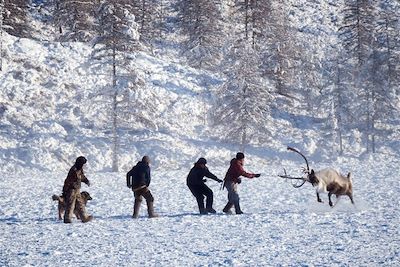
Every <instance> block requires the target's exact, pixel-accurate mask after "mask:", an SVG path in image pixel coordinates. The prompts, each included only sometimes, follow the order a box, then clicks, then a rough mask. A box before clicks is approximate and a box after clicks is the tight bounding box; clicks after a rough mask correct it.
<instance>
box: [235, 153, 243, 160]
mask: <svg viewBox="0 0 400 267" xmlns="http://www.w3.org/2000/svg"><path fill="white" fill-rule="evenodd" d="M236 159H244V154H243V153H242V152H238V153H237V154H236Z"/></svg>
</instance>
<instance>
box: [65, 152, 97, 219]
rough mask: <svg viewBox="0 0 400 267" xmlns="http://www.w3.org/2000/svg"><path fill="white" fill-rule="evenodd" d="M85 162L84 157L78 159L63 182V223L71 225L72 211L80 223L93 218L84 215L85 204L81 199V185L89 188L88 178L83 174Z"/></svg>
mask: <svg viewBox="0 0 400 267" xmlns="http://www.w3.org/2000/svg"><path fill="white" fill-rule="evenodd" d="M86 162H87V160H86V158H85V157H82V156H80V157H78V158H77V159H76V161H75V164H74V166H72V167H71V169H70V170H69V172H68V176H67V178H66V179H65V181H64V187H63V193H62V196H63V197H64V199H65V214H64V223H71V222H72V220H71V218H72V216H73V214H74V209H76V210H77V211H78V215H79V218H80V219H81V220H82V222H84V223H85V222H89V221H91V220H92V219H93V216H91V215H90V216H89V215H87V214H86V210H85V203H84V200H83V199H82V197H81V192H80V190H81V183H82V182H84V183H85V184H87V185H88V186H90V182H89V180H88V178H86V176H85V174H84V173H83V165H84V164H85V163H86Z"/></svg>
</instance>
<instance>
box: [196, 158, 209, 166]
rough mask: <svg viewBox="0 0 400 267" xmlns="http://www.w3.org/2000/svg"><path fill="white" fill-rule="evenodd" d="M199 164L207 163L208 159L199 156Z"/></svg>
mask: <svg viewBox="0 0 400 267" xmlns="http://www.w3.org/2000/svg"><path fill="white" fill-rule="evenodd" d="M196 163H197V164H204V165H206V164H207V160H206V159H205V158H199V160H198V161H197V162H196Z"/></svg>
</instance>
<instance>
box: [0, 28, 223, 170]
mask: <svg viewBox="0 0 400 267" xmlns="http://www.w3.org/2000/svg"><path fill="white" fill-rule="evenodd" d="M5 40H6V43H5V45H4V50H5V51H4V53H5V59H6V60H5V62H4V71H3V72H2V73H1V76H0V79H1V84H2V90H1V92H0V94H1V101H0V105H1V133H2V134H1V139H2V140H1V150H2V153H1V154H2V156H1V165H2V169H3V170H6V171H12V170H14V169H15V168H18V167H19V168H24V167H28V166H29V167H34V168H37V169H45V170H57V169H58V168H60V167H66V166H69V164H70V162H71V160H73V159H74V158H75V157H76V155H78V154H83V155H86V156H87V157H88V158H89V162H90V164H91V165H92V166H93V168H95V169H97V170H107V169H109V168H110V164H111V160H110V153H111V150H110V146H111V140H110V138H109V136H107V133H105V132H104V131H102V130H101V129H100V128H99V127H98V126H97V125H96V121H99V120H106V118H99V117H98V115H96V114H91V113H90V112H91V110H90V108H89V109H88V108H87V107H88V105H90V101H91V100H90V95H91V93H92V92H93V91H94V90H95V89H96V88H97V87H100V86H103V85H105V84H107V82H108V76H107V75H101V74H99V73H93V68H91V66H90V53H91V47H90V46H89V45H85V44H80V43H70V44H69V43H64V44H61V43H41V42H37V41H33V40H29V39H23V38H15V37H12V36H10V35H7V36H6V38H5ZM135 63H136V64H137V65H139V66H141V69H140V70H141V72H142V74H143V75H144V76H145V79H146V82H147V83H148V85H149V86H150V88H151V90H154V91H155V92H156V95H157V99H156V101H157V100H158V103H157V105H158V107H157V108H158V114H156V115H157V116H156V119H157V124H158V125H159V126H158V129H155V130H151V129H149V130H143V131H141V132H122V133H121V135H122V136H123V144H122V145H121V150H122V151H121V157H122V158H121V162H122V169H124V168H126V164H131V163H132V161H136V159H137V158H138V157H140V156H141V155H143V154H149V155H150V156H151V157H152V158H153V159H154V163H155V164H156V165H158V164H161V163H162V164H165V163H167V162H169V163H167V165H169V166H173V165H175V164H176V161H178V160H179V161H182V160H183V161H184V162H186V161H190V162H191V161H193V160H195V158H196V157H197V156H198V154H200V153H205V152H204V151H205V150H206V146H207V145H206V144H204V142H205V141H204V140H205V139H206V138H205V137H204V136H202V133H203V131H204V123H205V120H207V107H208V106H209V105H210V101H211V100H210V93H209V91H208V90H209V89H210V87H211V86H212V85H213V84H215V83H218V80H216V79H215V78H213V77H212V76H211V75H210V74H207V73H201V72H198V71H195V70H193V69H190V68H186V67H185V68H183V67H181V66H180V65H178V64H176V63H174V62H169V61H165V60H164V61H161V60H159V59H156V58H154V57H150V56H147V55H146V54H140V55H138V56H137V59H136V62H135ZM103 73H106V71H104V70H103ZM71 100H73V101H71ZM96 116H97V117H96ZM177 140H179V142H177ZM200 151H201V152H200ZM167 154H168V156H167Z"/></svg>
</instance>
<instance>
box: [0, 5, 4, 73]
mask: <svg viewBox="0 0 400 267" xmlns="http://www.w3.org/2000/svg"><path fill="white" fill-rule="evenodd" d="M3 13H4V0H1V1H0V71H3Z"/></svg>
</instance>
